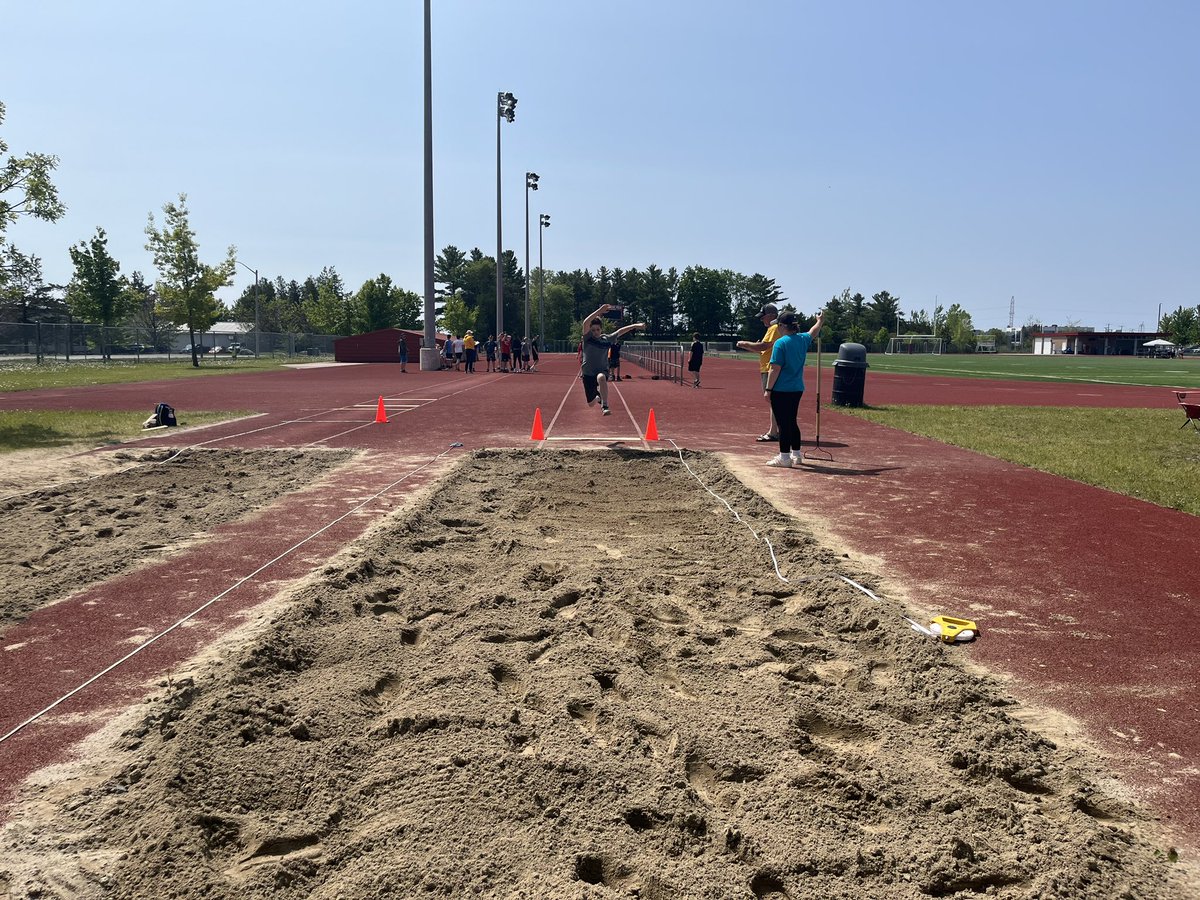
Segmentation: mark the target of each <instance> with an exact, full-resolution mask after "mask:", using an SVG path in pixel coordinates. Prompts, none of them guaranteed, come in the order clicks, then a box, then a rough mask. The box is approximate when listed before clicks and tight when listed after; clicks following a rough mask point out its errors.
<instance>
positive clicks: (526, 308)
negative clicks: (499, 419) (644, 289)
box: [521, 172, 1161, 340]
mask: <svg viewBox="0 0 1200 900" xmlns="http://www.w3.org/2000/svg"><path fill="white" fill-rule="evenodd" d="M529 175H530V173H529V172H526V173H525V331H524V333H523V334H522V335H521V339H522V340H528V339H529V336H530V331H529V180H530V179H529ZM533 189H534V190H535V191H536V190H537V182H536V181H535V182H534V183H533ZM1160 318H1161V316H1160Z"/></svg>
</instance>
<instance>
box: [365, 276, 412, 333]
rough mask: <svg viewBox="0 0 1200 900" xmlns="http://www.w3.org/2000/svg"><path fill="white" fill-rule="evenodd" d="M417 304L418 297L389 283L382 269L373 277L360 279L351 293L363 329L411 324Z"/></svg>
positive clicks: (407, 325) (372, 329) (410, 326)
mask: <svg viewBox="0 0 1200 900" xmlns="http://www.w3.org/2000/svg"><path fill="white" fill-rule="evenodd" d="M420 305H421V298H420V297H418V296H417V295H416V294H415V293H413V292H412V291H406V290H404V289H403V288H400V287H397V286H396V285H394V284H392V279H391V278H389V277H388V276H387V275H384V274H382V273H380V275H379V277H377V278H373V279H371V280H370V281H365V282H363V285H362V287H360V288H359V289H358V294H357V296H356V297H355V308H356V310H357V311H358V312H359V314H360V315H362V316H363V317H364V319H363V321H362V323H361V330H363V331H377V330H378V329H380V328H414V327H415V326H416V324H417V320H418V316H419V312H420Z"/></svg>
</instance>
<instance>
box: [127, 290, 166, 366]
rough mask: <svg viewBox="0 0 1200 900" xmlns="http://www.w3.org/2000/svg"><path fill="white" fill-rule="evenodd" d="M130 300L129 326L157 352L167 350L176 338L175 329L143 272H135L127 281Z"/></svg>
mask: <svg viewBox="0 0 1200 900" xmlns="http://www.w3.org/2000/svg"><path fill="white" fill-rule="evenodd" d="M125 292H126V294H127V295H128V298H129V324H130V325H131V326H132V327H133V328H134V329H136V330H137V332H138V333H139V334H140V335H143V336H144V339H145V342H146V343H147V344H149V345H150V346H151V347H153V348H154V349H155V350H166V349H167V348H168V347H170V345H171V339H172V338H173V337H174V336H175V327H174V326H173V325H172V324H171V323H170V322H168V321H167V317H166V316H165V315H164V314H163V310H162V304H161V301H160V299H159V296H158V291H156V290H154V285H152V284H148V283H147V282H146V279H145V276H143V275H142V273H141V272H136V271H135V272H133V273H131V274H130V276H129V278H128V279H127V281H126V285H125Z"/></svg>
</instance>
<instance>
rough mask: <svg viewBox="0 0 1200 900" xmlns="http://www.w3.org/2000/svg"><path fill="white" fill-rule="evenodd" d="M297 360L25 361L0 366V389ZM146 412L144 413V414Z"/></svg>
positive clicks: (153, 377)
mask: <svg viewBox="0 0 1200 900" xmlns="http://www.w3.org/2000/svg"><path fill="white" fill-rule="evenodd" d="M304 362H306V360H301V359H288V358H287V357H280V358H278V359H271V358H269V357H267V358H261V357H260V358H259V359H237V360H233V359H223V360H220V361H217V360H205V361H204V362H202V363H201V364H200V368H198V369H197V368H193V367H192V361H191V359H190V358H183V359H176V360H159V359H156V360H142V361H140V362H135V361H133V360H116V361H113V362H99V361H96V362H64V361H62V360H48V361H46V362H43V363H41V364H38V363H35V362H30V361H26V360H19V361H13V362H6V363H4V364H2V365H0V392H6V391H33V390H37V389H39V388H64V387H84V386H86V385H92V384H126V383H128V382H133V381H171V380H173V379H176V378H204V377H208V376H215V375H229V374H232V373H235V372H246V371H250V370H255V371H266V370H270V369H278V368H280V367H282V366H284V365H300V364H303V363H304ZM147 415H148V413H147Z"/></svg>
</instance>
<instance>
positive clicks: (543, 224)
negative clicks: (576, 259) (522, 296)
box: [538, 213, 550, 347]
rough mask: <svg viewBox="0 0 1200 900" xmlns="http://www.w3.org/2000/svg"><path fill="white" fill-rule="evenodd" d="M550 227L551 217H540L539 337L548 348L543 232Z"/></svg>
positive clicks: (543, 214) (544, 215)
mask: <svg viewBox="0 0 1200 900" xmlns="http://www.w3.org/2000/svg"><path fill="white" fill-rule="evenodd" d="M549 227H550V217H549V216H548V215H546V214H545V213H541V214H539V215H538V332H539V333H538V337H539V338H540V339H541V341H542V346H543V347H545V346H546V292H545V289H546V269H545V266H544V265H543V264H542V232H543V231H545V230H546V229H547V228H549Z"/></svg>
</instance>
